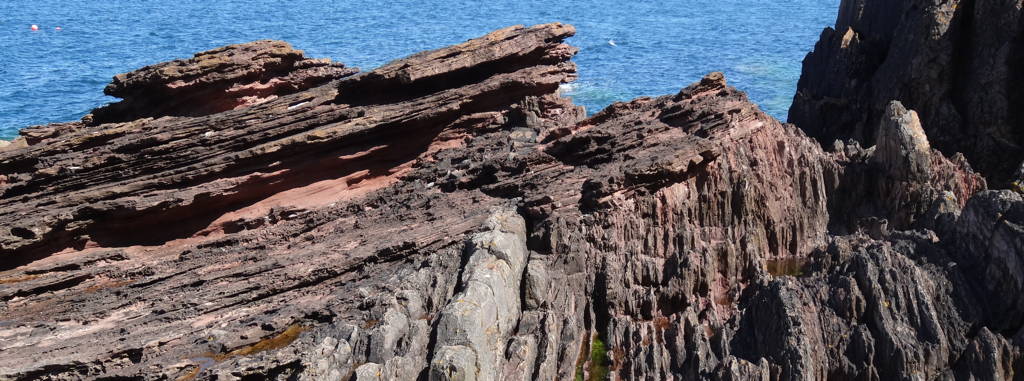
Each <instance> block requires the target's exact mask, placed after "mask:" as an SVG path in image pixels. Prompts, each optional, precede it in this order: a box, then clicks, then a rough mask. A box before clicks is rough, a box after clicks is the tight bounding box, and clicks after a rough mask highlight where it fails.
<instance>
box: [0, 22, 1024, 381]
mask: <svg viewBox="0 0 1024 381" xmlns="http://www.w3.org/2000/svg"><path fill="white" fill-rule="evenodd" d="M573 33H574V30H573V28H572V27H570V26H567V25H562V24H546V25H538V26H534V27H529V28H525V27H511V28H507V29H502V30H499V31H496V32H493V33H491V34H488V35H486V36H484V37H481V38H478V39H474V40H470V41H467V42H465V43H462V44H459V45H455V46H451V47H447V48H443V49H439V50H434V51H429V52H424V53H420V54H416V55H413V56H410V57H408V58H405V59H401V60H398V61H395V62H392V63H390V64H387V65H385V66H382V67H380V68H378V69H376V70H373V71H370V72H366V73H358V74H351V75H345V76H342V77H339V78H336V79H333V80H332V81H330V82H328V83H326V84H323V85H320V86H316V87H311V88H308V89H298V90H295V91H294V93H292V94H289V95H280V96H278V97H277V98H274V99H268V100H266V101H265V102H262V103H259V104H255V105H252V106H248V107H244V108H239V109H232V110H224V111H221V112H214V113H208V112H207V111H202V112H199V111H197V112H196V113H195V114H191V113H189V112H183V113H180V114H179V115H174V116H168V115H164V116H160V117H158V118H154V117H151V116H147V117H141V118H135V117H131V116H128V114H123V115H122V114H119V115H122V116H124V117H125V118H126V120H125V121H123V122H116V123H101V122H98V121H97V120H96V119H94V120H93V123H94V124H86V123H73V124H71V125H51V126H45V127H38V128H34V129H32V130H30V131H29V132H28V133H27V134H26V137H27V136H29V135H31V136H32V137H33V138H32V139H24V140H21V141H20V142H18V143H17V144H11V145H9V146H7V147H4V148H0V192H2V198H0V219H2V221H4V224H3V226H2V228H3V230H0V265H2V270H3V272H0V300H2V304H0V338H2V340H0V375H2V377H4V378H5V379H16V380H22V379H24V380H29V379H45V380H76V379H101V378H106V379H178V380H193V379H209V380H213V379H216V380H237V379H277V380H295V379H301V380H410V379H421V380H565V379H591V380H597V379H604V378H606V377H610V378H613V379H650V380H656V379H713V380H751V379H758V380H890V379H954V380H970V379H993V380H995V379H1008V378H1011V377H1013V376H1014V375H1017V374H1024V373H1021V371H1022V370H1024V369H1022V367H1021V351H1020V342H1019V340H1020V339H1019V337H1020V334H1019V332H1020V331H1021V328H1024V312H1022V311H1024V305H1022V303H1021V301H1020V300H1019V299H1020V297H1019V296H1018V295H1019V294H1020V290H1021V287H1022V286H1021V285H1022V284H1024V280H1022V279H1021V274H1024V268H1022V266H1021V263H1024V260H1022V259H1021V255H1022V253H1024V245H1022V242H1024V229H1022V228H1021V227H1022V226H1024V199H1022V198H1021V196H1020V195H1019V194H1017V193H1014V192H1012V191H985V189H986V183H985V179H984V178H982V177H981V176H980V175H978V174H977V173H975V172H974V171H973V170H972V169H971V167H970V166H968V165H967V164H966V161H965V159H964V158H963V157H962V156H959V157H953V158H952V159H948V158H946V157H945V156H943V155H942V154H941V153H940V152H939V151H936V150H933V149H931V146H930V143H929V137H928V136H925V133H924V130H923V129H922V123H921V118H920V117H919V116H918V114H917V113H916V112H915V111H913V110H908V109H907V108H906V107H904V106H903V105H902V104H900V103H898V102H893V103H888V104H887V108H886V113H885V114H884V117H885V118H884V119H882V120H880V122H879V124H878V125H877V126H876V128H877V129H878V131H879V133H878V135H877V136H878V142H877V145H876V146H873V147H869V148H862V147H861V146H860V145H859V144H857V143H855V142H851V143H840V144H837V145H835V147H834V148H833V150H832V151H831V152H829V151H825V150H823V149H822V148H821V145H820V144H819V143H818V142H817V141H815V140H813V139H812V138H809V137H808V136H806V135H805V134H804V132H802V131H801V130H800V129H798V128H797V127H796V126H794V125H789V124H782V123H780V122H778V121H776V120H775V119H773V118H771V117H770V116H767V115H765V114H764V113H762V112H761V111H760V110H759V109H758V108H757V107H756V106H755V105H753V104H752V103H750V101H749V100H748V99H747V97H746V95H745V94H743V93H742V92H741V91H739V90H737V89H734V88H732V87H730V86H728V85H727V83H726V80H725V78H724V77H723V76H722V75H721V74H720V73H712V74H709V75H708V76H706V77H704V78H703V79H701V80H700V81H699V82H696V83H694V84H692V85H690V86H688V87H686V88H684V89H683V90H681V91H680V92H679V93H677V94H673V95H666V96H662V97H657V98H640V99H636V100H633V101H630V102H624V103H616V104H614V105H612V106H610V107H608V108H607V109H605V110H603V111H601V112H599V113H597V114H596V115H594V116H592V117H590V118H585V114H584V112H583V110H582V109H581V108H579V107H577V106H574V105H573V104H572V103H571V101H569V100H568V99H566V98H562V97H560V96H559V94H558V88H559V85H560V84H562V83H565V82H568V81H571V80H573V79H574V78H575V76H576V72H575V66H574V65H573V64H572V63H571V61H570V59H571V57H572V56H573V55H574V54H575V52H576V50H575V49H574V48H572V47H570V46H568V45H566V44H564V43H563V40H564V39H566V38H567V37H569V36H571V35H572V34H573ZM174 65H176V66H174V67H178V68H179V70H180V71H183V72H192V71H194V70H199V68H192V67H188V65H189V64H187V63H178V64H174ZM183 65H184V66H183ZM191 65H200V66H201V64H200V63H197V62H193V63H192V64H191ZM146 70H148V69H143V70H142V71H141V72H140V73H144V72H146ZM232 70H233V69H232ZM139 75H140V76H143V74H139ZM205 75H206V76H208V77H210V78H214V77H219V76H221V74H220V73H219V72H216V71H214V72H209V73H207V74H205ZM225 75H227V74H225ZM281 75H282V76H285V77H288V76H290V75H291V74H287V73H286V74H281ZM129 77H132V75H129V76H126V77H125V78H129ZM122 82H123V80H122ZM115 86H120V85H115ZM204 86H205V87H204ZM219 86H220V85H218V84H216V83H215V82H207V85H197V86H196V87H194V88H192V89H191V90H190V91H196V92H199V93H207V89H208V88H219ZM181 107H186V108H187V107H189V106H187V104H185V103H182V104H181ZM133 118H134V119H133Z"/></svg>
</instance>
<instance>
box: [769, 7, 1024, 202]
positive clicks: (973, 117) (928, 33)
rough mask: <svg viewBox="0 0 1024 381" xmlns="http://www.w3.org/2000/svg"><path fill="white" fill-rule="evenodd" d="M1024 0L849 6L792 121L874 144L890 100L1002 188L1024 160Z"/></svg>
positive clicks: (814, 57) (828, 139)
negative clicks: (1023, 6) (914, 114)
mask: <svg viewBox="0 0 1024 381" xmlns="http://www.w3.org/2000/svg"><path fill="white" fill-rule="evenodd" d="M1021 15H1022V9H1021V2H1020V1H1015V0H1010V1H1003V0H997V1H976V0H954V1H945V0H943V1H939V0H900V1H883V0H844V1H843V2H842V4H841V9H840V13H839V17H838V18H837V20H836V25H835V28H834V29H833V28H828V29H825V31H823V32H822V34H821V39H820V40H819V41H818V43H817V45H815V47H814V51H813V52H812V53H810V54H808V56H807V58H806V59H805V60H804V69H803V75H802V76H801V79H800V83H799V85H798V90H797V94H796V97H795V98H794V102H793V107H792V109H790V115H789V121H790V122H792V123H796V124H797V125H799V126H800V127H801V128H803V129H804V130H806V131H807V132H808V134H809V135H811V136H813V137H815V138H818V139H819V140H821V141H822V143H823V144H827V145H830V144H832V141H833V140H836V139H847V138H853V139H856V140H859V141H860V142H862V143H867V144H872V143H873V142H874V137H875V136H876V135H877V129H876V128H877V126H879V121H880V120H881V119H882V118H883V117H884V115H885V109H886V107H887V105H888V104H889V102H890V101H893V100H896V101H900V102H902V103H903V104H904V105H906V107H908V108H911V109H914V110H917V112H918V113H919V114H920V118H921V121H922V125H923V127H924V130H925V132H926V133H927V134H928V137H929V140H930V141H931V142H932V144H933V145H934V146H935V147H936V148H938V149H939V150H941V151H942V152H945V153H946V154H947V155H952V154H954V153H957V152H961V153H963V154H964V155H965V156H966V157H967V159H968V160H969V161H970V162H971V164H972V165H974V166H975V167H976V168H978V169H980V170H981V171H982V173H984V174H986V175H987V176H990V177H991V179H992V180H994V181H996V182H997V183H1000V184H1005V183H1008V182H1009V181H1012V179H1011V178H1010V175H1011V174H1012V173H1013V171H1014V170H1016V169H1017V168H1018V166H1020V164H1021V162H1022V161H1024V124H1022V123H1024V114H1022V111H1021V110H1022V108H1021V105H1024V103H1022V102H1024V97H1022V95H1024V93H1022V92H1021V90H1020V89H1021V88H1024V82H1022V75H1024V65H1022V63H1024V61H1022V58H1024V44H1022V42H1021V40H1020V35H1021V33H1022V32H1024V29H1022V25H1024V24H1022V18H1021Z"/></svg>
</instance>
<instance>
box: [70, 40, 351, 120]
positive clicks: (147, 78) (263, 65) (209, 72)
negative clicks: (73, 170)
mask: <svg viewBox="0 0 1024 381" xmlns="http://www.w3.org/2000/svg"><path fill="white" fill-rule="evenodd" d="M356 72H358V70H357V69H352V68H347V67H345V65H343V64H340V63H336V62H331V60H329V59H310V58H306V57H305V56H304V55H303V53H302V51H300V50H295V49H293V48H292V46H291V45H289V44H288V43H286V42H283V41H270V40H263V41H255V42H250V43H245V44H238V45H229V46H225V47H222V48H217V49H213V50H209V51H205V52H202V53H196V55H195V57H192V58H189V59H184V60H176V61H171V62H164V63H161V64H157V65H152V66H147V67H144V68H142V69H139V70H136V71H133V72H130V73H125V74H120V75H118V76H116V77H114V81H113V82H111V83H110V84H109V85H107V87H106V88H104V89H103V93H104V94H106V95H109V96H112V97H117V98H122V99H124V100H122V101H120V102H117V103H114V104H110V105H107V106H104V107H100V108H98V109H95V110H93V111H92V113H91V114H90V115H88V116H86V117H85V121H86V122H88V123H91V124H100V123H110V122H127V121H131V120H135V119H139V118H143V117H160V116H165V115H170V116H201V115H208V114H215V113H218V112H223V111H228V110H234V109H238V108H243V107H248V106H252V105H256V104H259V103H263V102H266V101H269V100H272V99H275V98H277V97H279V96H283V95H288V94H291V93H294V92H297V91H300V90H306V89H309V88H313V87H316V86H318V85H322V84H324V83H327V82H329V81H332V80H335V79H338V78H343V77H346V76H349V75H352V74H355V73H356Z"/></svg>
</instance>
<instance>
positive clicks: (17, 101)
mask: <svg viewBox="0 0 1024 381" xmlns="http://www.w3.org/2000/svg"><path fill="white" fill-rule="evenodd" d="M838 6H839V0H787V1H763V0H664V1H650V2H647V1H621V0H590V1H583V0H577V1H553V0H546V1H537V0H517V1H509V0H496V1H480V2H477V1H465V0H450V1H439V0H417V1H406V0H391V1H366V0H332V1H327V0H310V1H296V2H283V1H265V0H264V1H241V0H219V1H191V0H178V1H166V0H159V1H158V0H146V1H142V0H113V1H95V0H59V1H46V0H33V1H26V0H3V1H2V2H0V45H2V46H3V55H2V57H0V139H5V138H10V137H13V136H15V135H16V134H17V130H18V129H20V128H23V127H26V126H29V125H33V124H45V123H50V122H60V121H69V120H76V119H79V118H81V117H82V115H84V114H86V113H87V112H88V111H89V110H91V109H93V108H95V107H97V106H100V105H103V104H106V103H109V102H113V101H115V99H114V98H110V97H107V96H104V95H103V93H102V90H103V87H104V86H105V85H106V84H107V83H108V82H110V79H111V77H113V76H114V75H115V74H117V73H121V72H127V71H131V70H134V69H136V68H139V67H142V66H145V65H149V64H153V63H157V62H162V61H167V60H171V59H176V58H185V57H190V56H191V55H192V54H193V53H195V52H199V51H203V50H207V49H210V48H214V47H217V46H221V45H227V44H233V43H240V42H246V41H251V40H257V39H266V38H269V39H281V40H285V41H288V42H290V43H292V45H294V46H295V47H296V48H299V49H303V50H305V51H306V53H307V55H308V56H312V57H329V58H332V59H334V60H335V61H340V62H344V63H345V64H347V65H349V66H355V67H359V68H362V69H364V70H369V69H372V68H374V67H376V66H378V65H381V64H383V63H386V62H388V61H391V60H393V59H397V58H401V57H404V56H406V55H409V54H412V53H415V52H417V51H421V50H426V49H433V48H439V47H443V46H446V45H450V44H454V43H458V42H462V41H465V40H467V39H469V38H473V37H477V36H480V35H483V34H485V33H487V32H489V31H491V30H493V29H498V28H501V27H505V26H509V25H514V24H528V25H530V24H538V23H546V22H552V21H561V22H565V23H570V24H573V25H575V26H576V29H577V35H576V37H573V38H572V39H571V40H570V41H569V42H570V43H571V44H573V45H575V46H577V47H579V48H580V53H579V54H578V55H577V57H576V58H575V61H576V63H577V65H578V66H579V71H580V79H579V81H578V82H577V83H575V84H572V85H570V86H567V91H566V93H567V95H570V96H572V97H573V98H574V99H575V100H576V102H577V103H579V104H582V105H584V106H586V107H587V110H588V111H589V112H596V111H598V110H600V109H601V108H603V107H605V106H607V105H608V104H610V103H612V102H614V101H624V100H629V99H632V98H635V97H638V96H645V95H662V94H670V93H675V92H677V91H678V90H679V89H680V88H682V87H684V86H686V85H687V84H689V83H691V82H693V81H695V80H697V79H699V78H700V77H701V76H702V75H704V74H705V73H707V72H711V71H723V72H725V73H726V78H727V79H728V80H729V81H730V83H732V84H734V85H736V86H737V87H739V88H740V89H742V90H744V91H747V93H748V94H750V96H751V98H752V99H753V100H754V101H756V102H757V103H759V104H760V105H761V107H762V109H764V110H765V111H767V112H769V113H771V114H772V115H775V116H776V117H779V118H780V119H784V118H785V115H786V112H787V110H788V109H789V105H790V103H791V101H792V97H793V93H794V91H795V87H796V82H797V79H798V78H799V75H800V63H801V60H802V59H803V57H804V55H805V54H806V53H807V52H808V51H809V50H810V49H811V48H813V46H814V42H815V41H816V40H817V38H818V36H819V34H820V32H821V29H822V28H824V27H825V26H828V25H830V24H832V23H833V21H834V20H835V15H836V12H837V9H838ZM33 24H36V25H38V26H39V30H38V31H32V30H30V26H31V25H33ZM58 27H59V28H60V29H59V30H58V29H57V28H58Z"/></svg>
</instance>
